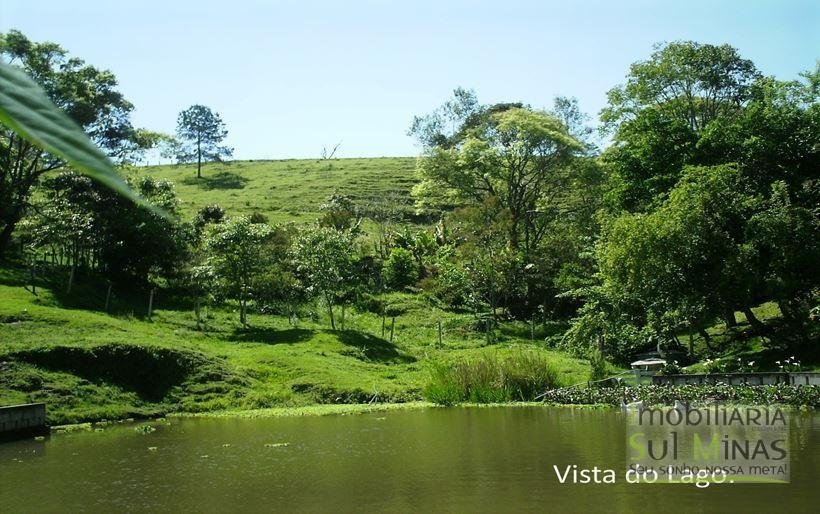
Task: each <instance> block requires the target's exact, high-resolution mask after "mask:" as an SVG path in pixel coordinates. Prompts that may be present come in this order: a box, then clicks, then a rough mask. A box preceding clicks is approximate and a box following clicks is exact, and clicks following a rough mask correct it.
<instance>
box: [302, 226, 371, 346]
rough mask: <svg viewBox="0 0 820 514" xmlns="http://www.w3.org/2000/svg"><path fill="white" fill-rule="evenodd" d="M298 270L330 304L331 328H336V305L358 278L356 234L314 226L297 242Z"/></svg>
mask: <svg viewBox="0 0 820 514" xmlns="http://www.w3.org/2000/svg"><path fill="white" fill-rule="evenodd" d="M292 257H293V260H294V263H295V267H296V272H297V274H298V275H299V276H300V277H301V278H302V280H303V282H304V283H305V284H307V285H308V287H309V288H311V290H312V292H313V294H315V295H318V296H319V297H321V298H322V299H323V300H324V301H325V303H326V304H327V308H328V312H329V314H330V328H331V329H333V330H336V321H335V319H334V315H333V305H334V303H335V302H336V298H337V297H339V296H342V295H343V294H344V293H345V292H346V291H347V290H349V289H350V288H351V287H352V285H353V283H354V281H355V278H356V277H355V273H354V267H353V236H352V235H351V234H350V233H348V232H340V231H337V230H334V229H332V228H327V227H315V228H314V227H312V228H308V229H306V230H305V231H303V232H302V233H301V234H300V235H299V236H298V237H296V239H295V241H294V242H293V247H292Z"/></svg>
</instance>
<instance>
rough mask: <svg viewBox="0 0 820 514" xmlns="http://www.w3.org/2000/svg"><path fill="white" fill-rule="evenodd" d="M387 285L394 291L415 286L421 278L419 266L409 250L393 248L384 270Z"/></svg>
mask: <svg viewBox="0 0 820 514" xmlns="http://www.w3.org/2000/svg"><path fill="white" fill-rule="evenodd" d="M382 273H383V275H384V281H385V283H386V284H387V285H388V286H389V287H391V288H393V289H401V288H404V287H407V286H409V285H412V284H415V283H416V281H417V280H418V278H419V266H418V263H416V259H415V258H414V257H413V254H412V253H411V252H410V251H409V250H405V249H404V248H393V251H391V252H390V257H388V258H387V260H386V261H385V263H384V269H383V270H382Z"/></svg>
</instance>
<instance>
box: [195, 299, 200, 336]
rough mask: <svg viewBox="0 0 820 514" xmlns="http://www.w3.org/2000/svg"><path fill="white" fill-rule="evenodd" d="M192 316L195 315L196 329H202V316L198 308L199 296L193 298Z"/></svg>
mask: <svg viewBox="0 0 820 514" xmlns="http://www.w3.org/2000/svg"><path fill="white" fill-rule="evenodd" d="M194 314H195V315H196V329H197V330H199V329H201V328H202V316H201V311H200V308H199V295H196V296H195V297H194Z"/></svg>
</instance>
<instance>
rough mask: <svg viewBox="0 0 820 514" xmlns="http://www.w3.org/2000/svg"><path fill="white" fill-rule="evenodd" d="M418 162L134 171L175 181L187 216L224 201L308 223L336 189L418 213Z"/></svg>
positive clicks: (229, 206)
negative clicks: (415, 191) (415, 186)
mask: <svg viewBox="0 0 820 514" xmlns="http://www.w3.org/2000/svg"><path fill="white" fill-rule="evenodd" d="M415 165H416V159H415V158H413V157H383V158H373V159H364V158H363V159H332V160H315V159H307V160H281V161H236V162H232V163H226V164H221V163H209V164H205V165H204V166H203V169H202V178H199V179H198V178H197V177H196V166H195V165H181V166H148V167H144V168H138V169H136V170H134V171H132V172H131V173H133V174H136V175H138V174H148V175H151V176H153V177H156V178H163V179H167V180H170V181H172V182H174V184H176V189H177V194H178V195H179V198H180V199H181V200H182V205H181V210H182V213H183V215H188V216H190V215H192V214H193V213H195V212H196V211H197V210H198V209H200V208H201V207H203V206H204V205H208V204H213V203H218V204H219V205H221V206H222V207H223V208H224V209H225V210H226V211H228V213H229V214H251V213H253V212H261V213H263V214H265V215H266V216H268V219H269V220H270V221H271V222H287V221H295V222H299V223H303V222H304V223H306V222H312V221H314V220H315V219H316V218H317V217H318V212H319V206H320V205H321V204H322V203H323V202H324V201H325V199H327V197H328V196H330V195H331V194H333V193H334V192H337V193H340V194H344V195H347V196H348V197H350V198H351V199H353V201H354V202H356V203H357V204H358V205H360V206H363V205H365V204H368V203H371V202H385V201H389V202H391V203H392V204H394V205H396V206H398V207H399V208H400V210H401V212H402V213H403V214H405V217H406V218H408V219H409V218H412V216H413V211H414V209H413V202H412V199H411V198H410V189H411V188H412V187H413V184H415V182H416V179H415V171H414V170H415Z"/></svg>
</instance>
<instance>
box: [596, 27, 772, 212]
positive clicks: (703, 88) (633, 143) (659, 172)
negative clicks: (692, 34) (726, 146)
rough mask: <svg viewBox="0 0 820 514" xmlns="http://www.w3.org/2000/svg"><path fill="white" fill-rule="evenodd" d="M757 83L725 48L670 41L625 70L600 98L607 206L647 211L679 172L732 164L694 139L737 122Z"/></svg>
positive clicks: (747, 65)
mask: <svg viewBox="0 0 820 514" xmlns="http://www.w3.org/2000/svg"><path fill="white" fill-rule="evenodd" d="M760 78H761V75H760V73H759V72H758V71H757V69H756V68H755V66H754V64H753V63H752V62H751V61H749V60H747V59H743V58H742V57H741V56H740V55H739V53H738V51H737V50H736V49H735V48H732V47H731V46H729V45H721V46H715V45H708V44H700V43H696V42H692V41H684V42H674V43H669V44H666V45H663V46H658V47H656V48H655V51H654V52H653V53H652V55H651V56H650V58H649V59H648V60H646V61H639V62H636V63H634V64H632V66H631V67H630V72H629V75H627V80H626V83H625V84H623V85H620V86H617V87H615V88H613V89H611V90H610V91H609V92H608V94H607V96H608V99H609V105H608V106H607V107H606V108H605V109H603V110H602V111H601V121H602V122H603V124H604V127H605V128H606V129H608V130H609V131H610V132H612V133H613V135H614V137H613V140H614V141H613V143H614V144H613V145H612V146H611V147H610V148H609V149H608V150H607V151H606V152H605V153H604V156H603V157H604V160H605V162H607V163H608V164H609V165H610V166H611V169H612V172H613V173H612V188H611V191H610V192H609V193H608V195H607V196H608V200H609V203H610V205H611V206H612V207H613V208H615V209H618V210H619V209H626V210H628V211H630V212H637V211H648V210H652V209H653V208H656V207H657V206H658V205H659V203H660V202H662V201H663V200H664V198H665V197H666V195H667V194H668V193H669V191H670V190H671V189H672V187H674V186H675V184H676V183H677V181H678V179H679V178H680V176H681V172H682V171H683V168H684V167H685V166H687V165H716V164H726V163H729V162H733V161H734V159H731V158H729V156H730V154H729V153H722V154H721V152H717V153H715V152H714V151H712V152H710V151H709V150H708V148H705V147H704V146H703V145H702V143H701V140H702V139H703V138H704V137H705V136H706V135H708V134H709V133H710V132H712V133H716V132H715V131H714V129H715V128H717V126H718V125H720V126H723V127H724V128H725V125H726V124H732V123H734V122H735V121H736V120H738V119H739V118H741V117H742V116H744V113H745V112H746V108H747V106H748V105H749V103H750V101H752V99H753V98H754V94H753V90H754V86H755V84H756V83H757V82H758V81H759V79H760ZM710 127H712V128H710ZM720 132H721V130H718V132H717V133H720ZM716 156H717V157H718V158H717V159H715V157H716ZM734 162H737V161H734Z"/></svg>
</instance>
